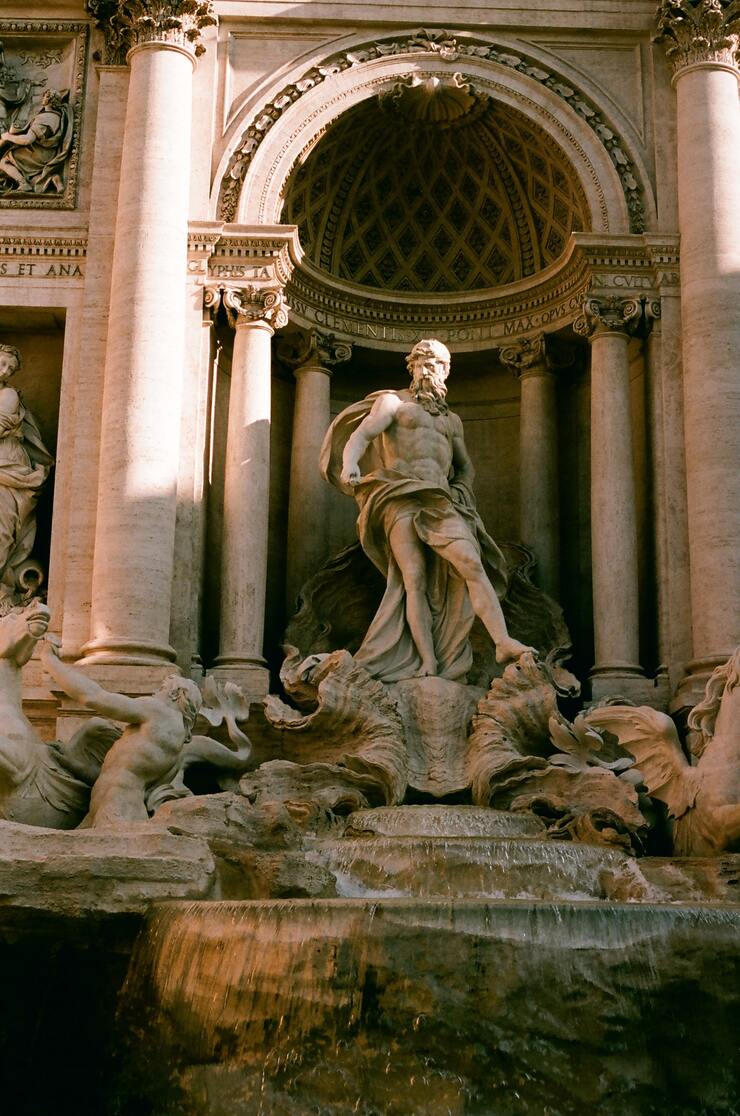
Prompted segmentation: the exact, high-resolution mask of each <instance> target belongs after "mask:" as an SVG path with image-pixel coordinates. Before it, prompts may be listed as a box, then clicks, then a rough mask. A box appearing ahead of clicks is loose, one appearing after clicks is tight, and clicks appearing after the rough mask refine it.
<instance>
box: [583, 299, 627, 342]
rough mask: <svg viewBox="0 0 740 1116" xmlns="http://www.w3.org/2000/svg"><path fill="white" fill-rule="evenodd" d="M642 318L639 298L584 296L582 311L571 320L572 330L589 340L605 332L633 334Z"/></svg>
mask: <svg viewBox="0 0 740 1116" xmlns="http://www.w3.org/2000/svg"><path fill="white" fill-rule="evenodd" d="M642 318H643V299H641V298H618V297H617V296H614V295H612V296H609V297H608V298H586V299H584V301H583V313H582V314H581V315H580V317H578V318H576V320H575V321H574V322H573V330H574V332H575V333H578V334H580V336H581V337H586V338H587V339H588V340H589V341H593V340H594V339H595V338H598V337H603V335H604V334H606V333H623V334H626V335H627V336H628V337H631V336H634V335H635V334H636V333H637V331H638V329H639V327H640V323H641V321H642Z"/></svg>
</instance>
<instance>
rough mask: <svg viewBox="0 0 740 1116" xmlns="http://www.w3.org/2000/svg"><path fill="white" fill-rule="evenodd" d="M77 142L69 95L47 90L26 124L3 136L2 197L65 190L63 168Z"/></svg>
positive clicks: (0, 153)
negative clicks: (14, 192) (13, 192)
mask: <svg viewBox="0 0 740 1116" xmlns="http://www.w3.org/2000/svg"><path fill="white" fill-rule="evenodd" d="M73 140H74V110H73V109H72V107H71V105H70V104H69V91H66V92H64V93H59V92H57V91H56V90H54V89H47V90H46V92H45V93H44V95H43V98H42V100H41V105H40V107H39V109H38V111H37V112H35V113H34V115H33V116H32V117H31V119H30V120H29V121H28V122H27V123H26V124H11V125H10V128H9V129H8V130H7V131H4V132H2V134H0V193H6V192H8V191H19V192H22V193H27V194H44V193H46V192H47V191H53V192H56V193H57V194H61V193H62V192H63V190H64V179H63V168H64V164H65V163H66V161H67V159H68V158H69V155H70V152H71V150H72V143H73Z"/></svg>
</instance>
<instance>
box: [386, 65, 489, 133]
mask: <svg viewBox="0 0 740 1116" xmlns="http://www.w3.org/2000/svg"><path fill="white" fill-rule="evenodd" d="M487 101H488V98H487V97H486V96H485V94H482V93H477V92H476V91H475V90H474V89H473V86H472V85H471V84H470V83H469V82H466V81H465V79H464V78H463V75H462V74H459V73H458V74H453V75H452V77H451V78H439V77H436V76H433V77H421V76H420V75H419V74H409V75H408V76H407V77H405V78H404V79H403V81H399V82H397V83H396V84H395V85H394V86H393V87H392V89H389V90H388V91H387V92H386V93H381V95H380V103H381V105H382V106H383V108H385V109H387V110H389V111H391V112H396V113H399V114H400V115H401V116H403V117H405V118H406V119H407V120H410V121H416V122H417V123H421V124H437V125H445V124H455V123H457V122H458V121H461V120H463V119H464V120H465V121H469V120H471V119H474V118H475V117H476V116H478V115H480V113H481V112H483V110H484V109H485V107H486V104H487Z"/></svg>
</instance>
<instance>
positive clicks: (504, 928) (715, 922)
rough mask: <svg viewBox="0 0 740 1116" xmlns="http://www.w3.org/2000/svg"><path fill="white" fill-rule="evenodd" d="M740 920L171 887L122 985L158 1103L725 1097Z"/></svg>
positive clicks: (427, 1110) (219, 1113)
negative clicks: (275, 896) (173, 895)
mask: <svg viewBox="0 0 740 1116" xmlns="http://www.w3.org/2000/svg"><path fill="white" fill-rule="evenodd" d="M739 930H740V909H738V908H736V907H734V908H729V907H727V908H717V907H714V908H713V907H707V906H699V905H696V906H691V907H680V906H675V905H673V906H666V905H657V904H616V903H611V904H610V903H598V902H588V903H587V902H580V903H578V902H569V903H563V902H560V903H544V902H542V901H540V902H526V901H521V900H520V901H516V900H505V901H501V900H499V901H492V900H487V901H486V900H484V901H481V900H472V899H456V900H448V901H443V900H440V899H435V900H419V899H415V900H409V899H387V900H384V901H383V902H380V903H375V902H368V901H363V900H356V899H355V900H349V899H339V900H320V901H310V900H296V901H290V900H288V901H262V902H254V901H253V902H212V903H202V902H201V903H179V904H167V905H162V906H161V907H160V908H159V909H158V910H156V911H155V912H154V913H153V914H152V916H151V918H150V920H149V924H148V927H147V931H146V934H145V935H143V936H142V937H141V938H140V940H139V947H138V950H137V953H136V956H135V957H134V961H133V964H132V968H131V970H130V974H129V978H128V982H127V987H126V991H125V1003H126V1008H127V1012H128V1015H129V1018H130V1019H132V1018H133V1019H135V1031H136V1035H137V1043H138V1050H139V1057H140V1063H139V1073H140V1076H141V1077H142V1078H144V1077H145V1078H146V1079H147V1080H148V1082H149V1087H150V1090H151V1095H152V1096H154V1097H155V1098H156V1105H157V1107H156V1108H155V1109H154V1111H156V1112H157V1113H160V1112H161V1113H167V1114H169V1113H178V1114H182V1116H185V1114H187V1113H193V1114H204V1116H205V1114H208V1116H232V1114H234V1116H236V1113H239V1114H240V1116H251V1114H254V1116H283V1114H285V1116H291V1114H293V1113H295V1114H296V1116H304V1114H305V1116H308V1114H309V1113H310V1114H313V1116H315V1114H320V1116H322V1114H326V1116H330V1114H331V1116H344V1114H349V1113H354V1112H357V1113H362V1114H364V1116H380V1114H385V1113H388V1114H390V1116H396V1114H398V1116H401V1114H404V1116H417V1114H418V1116H427V1114H428V1116H445V1114H447V1113H453V1114H455V1116H458V1114H459V1116H468V1114H471V1116H472V1114H475V1116H508V1114H509V1113H511V1114H514V1113H524V1112H526V1113H537V1114H544V1113H551V1114H553V1116H564V1114H571V1113H572V1114H574V1116H575V1114H580V1113H585V1112H598V1113H605V1114H613V1116H633V1114H634V1116H646V1114H649V1113H653V1112H655V1113H658V1112H661V1113H671V1116H674V1114H678V1113H682V1114H683V1113H686V1114H687V1116H688V1113H694V1112H700V1111H702V1110H704V1111H706V1112H712V1113H717V1114H719V1113H728V1114H729V1113H731V1112H732V1111H733V1109H732V1107H731V1106H732V1103H733V1097H734V1090H735V1088H736V1085H737V1076H736V1075H737V1064H736V1062H735V1063H734V1064H733V1058H735V1059H736V1057H737V1055H736V1047H737V1043H736V1041H735V1040H734V1039H733V1038H732V1036H733V1035H736V1034H737V1022H736V1021H737V1010H738V1007H739V1006H740V1004H739V1003H738V1000H739V999H740V993H739V991H738V962H737V939H738V931H739ZM142 1036H143V1039H142ZM701 1105H704V1106H705V1107H704V1109H702V1107H701Z"/></svg>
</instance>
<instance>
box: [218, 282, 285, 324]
mask: <svg viewBox="0 0 740 1116" xmlns="http://www.w3.org/2000/svg"><path fill="white" fill-rule="evenodd" d="M203 301H204V306H205V307H206V309H207V310H210V311H211V313H212V314H215V313H216V311H217V310H218V308H219V306H223V308H224V310H225V311H226V316H227V318H228V320H229V325H230V326H231V327H232V329H236V328H237V327H238V326H244V325H254V324H256V323H261V324H263V325H267V326H269V327H270V328H271V329H280V327H281V326H285V325H287V324H288V307H287V306H286V304H285V301H284V299H283V292H282V290H280V289H279V288H264V287H253V286H251V285H250V286H245V287H227V286H218V287H217V286H213V285H210V286H207V287H206V289H205V293H204V300H203Z"/></svg>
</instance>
